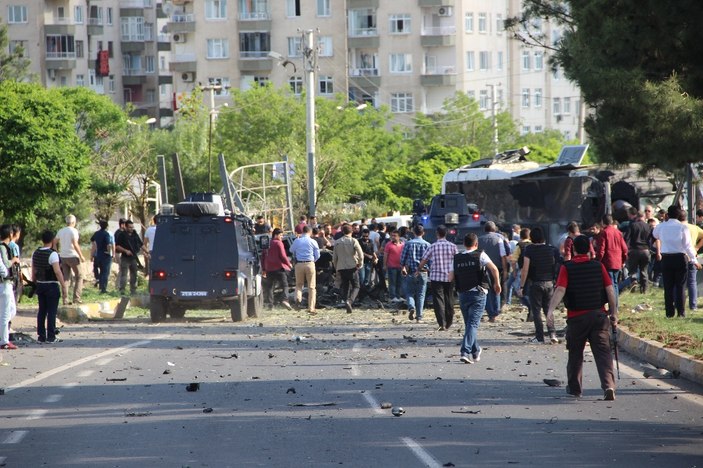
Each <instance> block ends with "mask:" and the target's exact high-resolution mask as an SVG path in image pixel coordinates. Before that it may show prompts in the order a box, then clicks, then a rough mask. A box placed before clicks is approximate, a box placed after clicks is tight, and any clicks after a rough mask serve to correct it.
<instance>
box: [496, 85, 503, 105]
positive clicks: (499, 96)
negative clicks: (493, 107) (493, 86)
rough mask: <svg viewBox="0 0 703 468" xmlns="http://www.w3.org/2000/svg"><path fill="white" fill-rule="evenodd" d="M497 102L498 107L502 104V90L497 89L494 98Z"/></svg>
mask: <svg viewBox="0 0 703 468" xmlns="http://www.w3.org/2000/svg"><path fill="white" fill-rule="evenodd" d="M496 100H497V101H498V106H500V105H502V104H503V88H498V96H497V97H496Z"/></svg>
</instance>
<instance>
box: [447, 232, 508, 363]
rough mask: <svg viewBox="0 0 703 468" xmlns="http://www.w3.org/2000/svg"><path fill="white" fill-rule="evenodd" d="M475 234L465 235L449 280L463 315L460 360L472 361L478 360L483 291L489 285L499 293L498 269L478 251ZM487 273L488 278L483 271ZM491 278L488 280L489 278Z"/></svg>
mask: <svg viewBox="0 0 703 468" xmlns="http://www.w3.org/2000/svg"><path fill="white" fill-rule="evenodd" d="M477 245H478V237H477V236H476V234H474V233H469V234H467V235H466V236H465V237H464V246H465V247H466V250H465V251H464V252H461V253H458V254H456V255H455V256H454V262H453V265H452V267H451V271H450V272H449V278H450V281H452V280H453V281H455V283H456V290H457V292H458V294H459V307H460V308H461V315H462V316H463V317H464V339H463V340H462V342H461V358H460V360H461V362H463V363H466V364H473V363H474V362H476V361H479V360H480V359H481V347H480V346H479V345H478V340H477V334H478V326H479V324H480V323H481V315H483V309H484V308H485V307H486V293H488V289H489V288H490V287H491V285H492V288H491V289H492V290H493V292H494V293H495V294H500V291H501V288H500V276H499V274H498V268H496V266H495V265H494V264H493V262H492V261H491V259H490V257H489V256H488V255H486V253H485V252H484V251H482V250H477ZM486 270H487V271H488V273H490V277H489V276H488V275H487V274H486ZM489 280H490V281H489ZM489 282H490V283H491V285H489Z"/></svg>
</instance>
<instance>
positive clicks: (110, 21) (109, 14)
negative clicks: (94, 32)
mask: <svg viewBox="0 0 703 468" xmlns="http://www.w3.org/2000/svg"><path fill="white" fill-rule="evenodd" d="M107 24H108V26H112V7H107Z"/></svg>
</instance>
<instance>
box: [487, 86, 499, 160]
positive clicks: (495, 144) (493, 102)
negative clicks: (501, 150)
mask: <svg viewBox="0 0 703 468" xmlns="http://www.w3.org/2000/svg"><path fill="white" fill-rule="evenodd" d="M486 86H488V87H489V88H491V115H492V117H493V154H498V116H497V114H496V108H497V107H498V101H497V100H496V85H492V84H489V85H486Z"/></svg>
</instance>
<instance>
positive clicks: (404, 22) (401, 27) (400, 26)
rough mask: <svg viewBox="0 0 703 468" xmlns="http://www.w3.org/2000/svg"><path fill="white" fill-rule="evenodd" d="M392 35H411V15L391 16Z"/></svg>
mask: <svg viewBox="0 0 703 468" xmlns="http://www.w3.org/2000/svg"><path fill="white" fill-rule="evenodd" d="M390 21H391V25H390V32H391V34H409V33H410V15H408V14H402V15H391V19H390Z"/></svg>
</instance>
